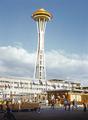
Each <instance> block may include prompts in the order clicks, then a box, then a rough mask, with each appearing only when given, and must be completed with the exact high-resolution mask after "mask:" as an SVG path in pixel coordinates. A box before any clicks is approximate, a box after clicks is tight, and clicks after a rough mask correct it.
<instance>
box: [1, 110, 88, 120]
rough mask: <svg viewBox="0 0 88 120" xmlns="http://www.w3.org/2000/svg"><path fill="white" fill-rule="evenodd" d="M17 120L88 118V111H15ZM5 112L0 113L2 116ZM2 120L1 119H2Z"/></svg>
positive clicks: (82, 119) (87, 119)
mask: <svg viewBox="0 0 88 120" xmlns="http://www.w3.org/2000/svg"><path fill="white" fill-rule="evenodd" d="M13 114H14V116H15V118H16V120H88V111H86V112H84V111H83V110H82V109H79V110H78V111H73V110H70V111H65V110H64V109H63V108H55V109H51V108H42V109H41V110H40V111H20V112H13ZM2 116H3V113H0V118H2ZM0 120H1V119H0Z"/></svg>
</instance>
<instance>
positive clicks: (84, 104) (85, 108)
mask: <svg viewBox="0 0 88 120" xmlns="http://www.w3.org/2000/svg"><path fill="white" fill-rule="evenodd" d="M86 110H87V107H86V103H83V111H84V112H86Z"/></svg>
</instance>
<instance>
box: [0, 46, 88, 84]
mask: <svg viewBox="0 0 88 120" xmlns="http://www.w3.org/2000/svg"><path fill="white" fill-rule="evenodd" d="M45 57H46V73H47V75H46V76H47V79H52V78H57V79H65V80H66V79H67V80H72V81H75V82H77V81H78V82H81V83H82V84H85V85H86V84H87V85H88V55H82V56H79V55H77V54H71V55H70V54H67V53H65V51H61V50H57V51H56V50H51V51H47V52H46V56H45ZM34 66H35V53H30V52H27V50H25V49H23V48H22V47H12V46H4V47H0V75H3V76H6V75H8V76H24V77H33V73H34Z"/></svg>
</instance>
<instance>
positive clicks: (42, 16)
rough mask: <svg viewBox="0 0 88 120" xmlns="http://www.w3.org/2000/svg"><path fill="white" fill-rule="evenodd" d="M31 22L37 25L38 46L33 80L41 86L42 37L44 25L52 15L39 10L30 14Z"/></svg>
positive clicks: (42, 68)
mask: <svg viewBox="0 0 88 120" xmlns="http://www.w3.org/2000/svg"><path fill="white" fill-rule="evenodd" d="M32 18H33V20H35V21H36V23H37V32H38V45H37V56H36V57H37V58H36V64H35V71H34V79H35V80H36V81H38V82H39V84H43V82H45V81H46V69H45V54H44V35H45V28H46V23H47V22H48V21H50V20H51V19H52V14H51V13H49V12H48V11H46V10H44V9H39V10H37V11H35V12H34V13H33V14H32Z"/></svg>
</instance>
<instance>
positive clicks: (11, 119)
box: [3, 108, 16, 120]
mask: <svg viewBox="0 0 88 120" xmlns="http://www.w3.org/2000/svg"><path fill="white" fill-rule="evenodd" d="M3 119H7V120H16V118H15V116H14V115H13V114H12V113H11V111H10V108H6V113H5V114H4V116H3Z"/></svg>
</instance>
